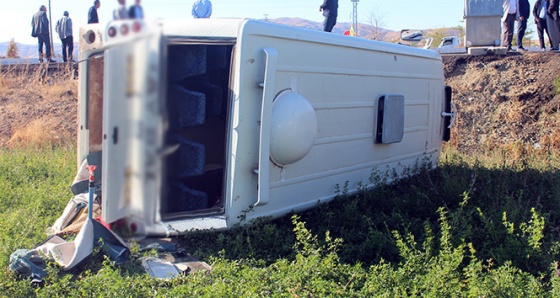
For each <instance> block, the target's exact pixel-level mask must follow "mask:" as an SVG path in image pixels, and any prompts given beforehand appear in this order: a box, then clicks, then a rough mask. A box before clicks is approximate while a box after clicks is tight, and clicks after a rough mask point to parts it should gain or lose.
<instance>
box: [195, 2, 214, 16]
mask: <svg viewBox="0 0 560 298" xmlns="http://www.w3.org/2000/svg"><path fill="white" fill-rule="evenodd" d="M191 13H192V16H193V17H194V18H195V19H206V18H209V17H210V16H211V15H212V2H210V0H196V1H194V3H193V6H192V11H191Z"/></svg>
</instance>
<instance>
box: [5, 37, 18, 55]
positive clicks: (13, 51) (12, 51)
mask: <svg viewBox="0 0 560 298" xmlns="http://www.w3.org/2000/svg"><path fill="white" fill-rule="evenodd" d="M6 57H7V58H19V50H18V46H17V44H16V42H15V41H14V39H13V38H12V40H10V43H9V44H8V49H6Z"/></svg>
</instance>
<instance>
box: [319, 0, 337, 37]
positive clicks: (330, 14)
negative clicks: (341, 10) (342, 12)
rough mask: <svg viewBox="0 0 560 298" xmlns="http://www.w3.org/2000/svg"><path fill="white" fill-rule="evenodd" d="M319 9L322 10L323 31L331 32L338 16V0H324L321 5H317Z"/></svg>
mask: <svg viewBox="0 0 560 298" xmlns="http://www.w3.org/2000/svg"><path fill="white" fill-rule="evenodd" d="M319 11H322V12H323V16H324V17H325V20H324V21H323V31H326V32H331V31H332V29H333V27H334V25H336V17H337V16H338V0H324V1H323V5H321V6H319Z"/></svg>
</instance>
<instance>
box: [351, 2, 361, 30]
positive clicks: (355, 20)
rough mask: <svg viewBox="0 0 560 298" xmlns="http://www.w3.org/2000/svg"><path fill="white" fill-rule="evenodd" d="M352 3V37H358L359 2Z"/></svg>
mask: <svg viewBox="0 0 560 298" xmlns="http://www.w3.org/2000/svg"><path fill="white" fill-rule="evenodd" d="M351 1H352V26H353V27H354V36H358V2H359V1H360V0H351Z"/></svg>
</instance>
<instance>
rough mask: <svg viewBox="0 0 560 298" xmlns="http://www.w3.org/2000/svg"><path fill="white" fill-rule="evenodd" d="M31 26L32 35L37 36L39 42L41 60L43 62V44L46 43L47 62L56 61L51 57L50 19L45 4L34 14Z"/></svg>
mask: <svg viewBox="0 0 560 298" xmlns="http://www.w3.org/2000/svg"><path fill="white" fill-rule="evenodd" d="M31 28H32V29H31V36H33V37H37V40H38V42H39V46H38V50H39V62H43V45H45V52H46V54H47V55H46V58H47V62H56V61H54V60H53V59H51V42H50V34H49V19H48V18H47V7H46V6H45V5H41V7H39V11H38V12H36V13H35V14H34V15H33V18H32V19H31Z"/></svg>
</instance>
